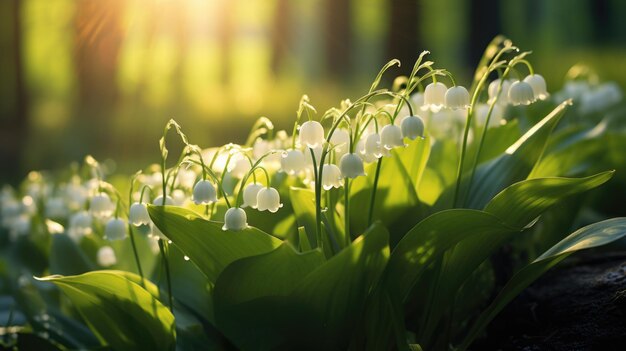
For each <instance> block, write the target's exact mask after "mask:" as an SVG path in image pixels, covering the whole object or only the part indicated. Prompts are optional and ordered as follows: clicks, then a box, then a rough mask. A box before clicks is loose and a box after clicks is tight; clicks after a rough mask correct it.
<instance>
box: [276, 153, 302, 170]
mask: <svg viewBox="0 0 626 351" xmlns="http://www.w3.org/2000/svg"><path fill="white" fill-rule="evenodd" d="M280 165H281V167H282V169H283V171H284V172H285V173H287V174H289V175H294V174H298V173H300V172H301V171H302V170H303V169H304V167H305V158H304V154H303V153H302V151H300V150H289V151H286V152H285V153H283V156H282V157H281V159H280Z"/></svg>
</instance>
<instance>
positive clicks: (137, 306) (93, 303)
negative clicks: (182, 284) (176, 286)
mask: <svg viewBox="0 0 626 351" xmlns="http://www.w3.org/2000/svg"><path fill="white" fill-rule="evenodd" d="M127 274H129V273H121V272H119V271H95V272H89V273H85V274H82V275H77V276H67V277H63V276H49V277H46V278H41V279H40V280H43V281H50V282H52V283H54V284H56V285H57V286H58V287H59V288H60V289H61V290H62V291H63V292H64V293H65V295H67V297H69V299H70V300H71V301H72V303H73V305H74V306H75V307H76V308H77V309H78V310H79V312H80V314H81V315H82V316H83V318H84V319H85V321H86V322H87V324H88V325H89V327H90V329H91V330H92V331H93V332H94V333H95V334H96V336H97V337H98V338H99V339H100V340H101V342H102V343H103V344H106V345H109V346H111V347H112V348H114V349H116V350H173V349H174V346H175V339H176V332H175V326H174V316H173V315H172V313H171V312H170V311H169V310H168V309H167V308H166V307H165V306H163V304H161V302H160V301H159V300H157V299H156V298H155V297H154V296H153V295H152V294H150V293H149V292H148V291H147V290H145V289H144V288H142V287H141V286H140V285H138V284H137V283H135V282H133V281H131V280H129V279H127V278H126V277H125V275H127ZM137 279H140V278H139V277H136V278H135V279H134V280H137ZM146 284H147V282H146ZM154 289H155V287H152V288H151V290H154Z"/></svg>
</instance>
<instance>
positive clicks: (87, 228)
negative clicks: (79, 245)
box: [67, 211, 93, 241]
mask: <svg viewBox="0 0 626 351" xmlns="http://www.w3.org/2000/svg"><path fill="white" fill-rule="evenodd" d="M92 223H93V218H92V217H91V214H89V212H87V211H80V212H76V213H74V214H73V215H72V216H71V217H70V221H69V228H68V230H67V234H68V235H69V236H70V238H72V239H73V240H74V241H79V240H80V239H81V238H82V237H83V236H85V235H88V234H91V233H92V232H93V229H92V227H91V225H92Z"/></svg>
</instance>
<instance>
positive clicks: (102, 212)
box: [89, 193, 115, 218]
mask: <svg viewBox="0 0 626 351" xmlns="http://www.w3.org/2000/svg"><path fill="white" fill-rule="evenodd" d="M89 210H90V211H91V214H92V215H93V216H94V217H98V218H104V217H109V216H110V215H112V214H113V211H114V210H115V204H114V203H113V201H111V198H110V197H109V195H107V194H106V193H100V194H98V195H96V196H94V197H92V198H91V201H90V202H89Z"/></svg>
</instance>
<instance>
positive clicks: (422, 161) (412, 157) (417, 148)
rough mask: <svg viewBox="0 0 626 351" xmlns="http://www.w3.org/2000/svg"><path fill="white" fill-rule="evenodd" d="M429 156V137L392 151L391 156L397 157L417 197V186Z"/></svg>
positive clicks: (410, 142)
mask: <svg viewBox="0 0 626 351" xmlns="http://www.w3.org/2000/svg"><path fill="white" fill-rule="evenodd" d="M429 154H430V137H429V136H426V137H425V138H424V139H420V138H418V139H416V140H412V141H409V142H408V145H407V147H405V148H397V149H394V153H393V156H394V157H397V158H398V159H399V160H400V162H401V163H402V166H404V169H405V170H406V173H407V175H408V176H409V179H411V182H412V183H413V186H414V189H415V193H416V194H417V195H418V197H419V193H418V192H417V190H418V185H419V184H420V182H421V181H422V175H423V174H424V170H425V169H426V163H427V162H428V156H429Z"/></svg>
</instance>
